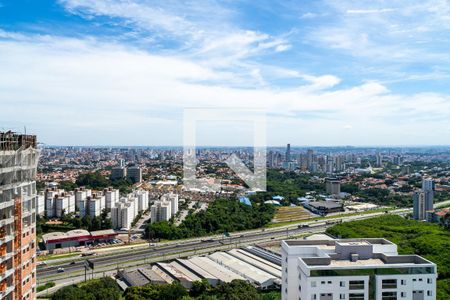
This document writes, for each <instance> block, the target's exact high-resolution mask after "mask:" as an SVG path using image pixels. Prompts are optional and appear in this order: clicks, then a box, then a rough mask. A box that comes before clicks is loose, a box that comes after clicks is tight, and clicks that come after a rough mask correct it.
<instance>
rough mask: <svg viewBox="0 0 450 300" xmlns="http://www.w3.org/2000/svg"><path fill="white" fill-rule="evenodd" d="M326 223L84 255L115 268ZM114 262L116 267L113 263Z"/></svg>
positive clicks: (41, 271) (44, 270)
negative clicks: (120, 251) (127, 263)
mask: <svg viewBox="0 0 450 300" xmlns="http://www.w3.org/2000/svg"><path fill="white" fill-rule="evenodd" d="M327 226H329V225H325V224H323V223H321V224H317V226H314V227H311V228H294V229H279V230H273V231H260V232H259V233H251V234H246V235H242V236H235V237H229V238H221V239H218V238H215V239H209V238H205V239H204V241H203V242H202V241H195V242H180V243H178V245H176V244H175V245H168V246H163V247H148V248H146V249H133V250H130V251H125V253H117V254H109V255H102V256H94V257H86V259H89V260H90V261H92V262H94V264H95V268H100V267H104V266H111V268H116V267H117V266H119V267H120V265H121V264H122V263H126V262H128V261H137V260H144V259H150V258H155V257H161V260H163V258H164V256H167V255H170V254H175V253H182V252H187V251H197V250H203V249H208V248H216V247H220V246H222V245H229V244H240V245H242V244H246V243H250V242H252V241H260V240H264V239H265V240H271V239H272V238H274V239H275V238H277V237H280V236H281V237H288V236H295V235H301V234H305V233H307V232H308V231H311V230H312V229H314V231H316V230H315V229H318V228H320V231H324V230H325V229H326V227H327ZM84 264H85V262H84V260H81V261H80V260H78V261H74V263H72V262H69V263H67V262H64V263H57V264H54V265H49V266H46V267H45V266H44V267H43V266H39V267H38V269H37V275H38V278H39V279H40V280H41V279H44V278H45V277H48V276H55V275H57V274H58V273H57V270H58V268H60V267H63V268H64V270H65V272H64V273H61V275H62V276H63V275H67V273H73V272H77V271H78V272H79V271H84ZM115 265H116V266H115Z"/></svg>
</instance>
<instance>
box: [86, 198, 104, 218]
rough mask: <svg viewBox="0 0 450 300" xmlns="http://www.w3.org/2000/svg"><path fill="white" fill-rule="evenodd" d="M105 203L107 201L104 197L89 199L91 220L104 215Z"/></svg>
mask: <svg viewBox="0 0 450 300" xmlns="http://www.w3.org/2000/svg"><path fill="white" fill-rule="evenodd" d="M104 201H105V197H104V196H100V197H96V198H93V197H91V198H88V203H89V216H90V217H91V218H93V217H98V216H100V214H101V213H102V210H103V207H104ZM102 202H103V203H102Z"/></svg>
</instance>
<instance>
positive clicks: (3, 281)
mask: <svg viewBox="0 0 450 300" xmlns="http://www.w3.org/2000/svg"><path fill="white" fill-rule="evenodd" d="M38 158H39V151H38V150H37V149H36V136H32V135H23V134H16V133H13V132H10V131H9V132H0V299H8V300H9V299H10V300H12V299H19V300H22V299H35V298H36V247H37V244H36V199H37V196H36V181H35V177H36V169H37V163H38Z"/></svg>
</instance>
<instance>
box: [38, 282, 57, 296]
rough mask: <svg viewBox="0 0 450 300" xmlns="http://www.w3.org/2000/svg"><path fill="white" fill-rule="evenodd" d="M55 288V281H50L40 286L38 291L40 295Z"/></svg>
mask: <svg viewBox="0 0 450 300" xmlns="http://www.w3.org/2000/svg"><path fill="white" fill-rule="evenodd" d="M54 286H55V283H54V282H53V281H50V282H47V283H45V284H43V285H40V286H38V287H37V288H36V291H37V292H38V293H39V292H42V291H45V290H47V289H49V288H52V287H54Z"/></svg>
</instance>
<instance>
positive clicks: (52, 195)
mask: <svg viewBox="0 0 450 300" xmlns="http://www.w3.org/2000/svg"><path fill="white" fill-rule="evenodd" d="M44 197H45V213H46V214H47V217H49V218H55V217H57V218H60V217H61V216H62V214H63V212H64V213H65V214H69V213H73V212H75V195H74V193H72V192H69V193H67V192H65V191H64V190H60V189H56V188H52V189H47V190H46V191H45V196H44Z"/></svg>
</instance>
